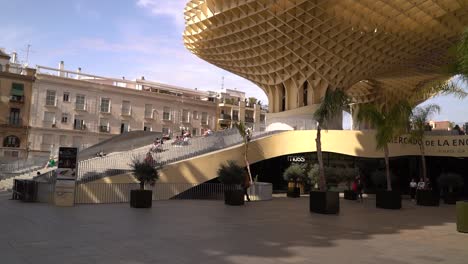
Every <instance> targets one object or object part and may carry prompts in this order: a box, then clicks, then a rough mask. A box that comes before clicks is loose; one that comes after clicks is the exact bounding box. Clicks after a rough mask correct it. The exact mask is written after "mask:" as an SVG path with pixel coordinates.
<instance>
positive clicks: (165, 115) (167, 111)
mask: <svg viewBox="0 0 468 264" xmlns="http://www.w3.org/2000/svg"><path fill="white" fill-rule="evenodd" d="M163 120H171V109H170V108H169V107H164V110H163Z"/></svg>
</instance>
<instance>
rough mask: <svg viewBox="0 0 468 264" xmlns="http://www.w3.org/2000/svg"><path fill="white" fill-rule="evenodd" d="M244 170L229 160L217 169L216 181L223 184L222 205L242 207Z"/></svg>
mask: <svg viewBox="0 0 468 264" xmlns="http://www.w3.org/2000/svg"><path fill="white" fill-rule="evenodd" d="M245 178H246V175H245V170H244V168H242V167H241V166H239V165H238V164H237V163H236V162H235V161H233V160H229V161H228V162H227V164H221V166H220V167H219V169H218V179H219V181H220V182H221V183H223V184H224V203H225V204H227V205H244V190H243V188H242V183H243V181H244V180H245Z"/></svg>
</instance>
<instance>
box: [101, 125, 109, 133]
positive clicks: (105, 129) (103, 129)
mask: <svg viewBox="0 0 468 264" xmlns="http://www.w3.org/2000/svg"><path fill="white" fill-rule="evenodd" d="M99 132H101V133H110V127H109V126H99Z"/></svg>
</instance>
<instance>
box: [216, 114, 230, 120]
mask: <svg viewBox="0 0 468 264" xmlns="http://www.w3.org/2000/svg"><path fill="white" fill-rule="evenodd" d="M219 119H223V120H231V115H228V114H220V115H219Z"/></svg>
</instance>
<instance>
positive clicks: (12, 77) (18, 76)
mask: <svg viewBox="0 0 468 264" xmlns="http://www.w3.org/2000/svg"><path fill="white" fill-rule="evenodd" d="M34 73H35V70H34V69H30V68H27V67H22V66H21V65H20V64H18V63H17V62H16V54H15V53H13V54H12V56H10V55H8V54H6V53H5V52H4V51H3V50H0V142H1V146H0V157H1V159H2V161H8V160H13V159H18V158H27V156H28V155H29V145H28V135H29V127H28V124H29V116H30V107H31V91H32V84H33V82H34Z"/></svg>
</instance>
